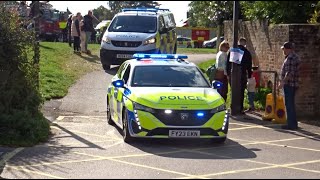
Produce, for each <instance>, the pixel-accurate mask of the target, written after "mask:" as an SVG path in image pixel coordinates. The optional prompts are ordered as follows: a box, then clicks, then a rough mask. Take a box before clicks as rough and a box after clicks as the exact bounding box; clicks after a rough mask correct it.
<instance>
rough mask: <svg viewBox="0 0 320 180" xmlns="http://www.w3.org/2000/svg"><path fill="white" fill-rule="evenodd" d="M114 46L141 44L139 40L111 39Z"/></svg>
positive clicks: (136, 45) (135, 45)
mask: <svg viewBox="0 0 320 180" xmlns="http://www.w3.org/2000/svg"><path fill="white" fill-rule="evenodd" d="M111 43H112V45H114V46H116V47H138V46H140V45H141V44H142V42H141V41H111Z"/></svg>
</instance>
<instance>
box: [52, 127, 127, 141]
mask: <svg viewBox="0 0 320 180" xmlns="http://www.w3.org/2000/svg"><path fill="white" fill-rule="evenodd" d="M50 127H52V128H54V129H58V130H61V131H63V130H62V129H60V128H59V127H57V126H55V123H53V125H52V126H50ZM69 131H71V132H73V133H79V134H84V135H89V136H95V137H100V138H104V139H115V140H122V139H121V138H118V137H116V136H101V135H97V134H91V133H86V132H82V131H77V130H69Z"/></svg>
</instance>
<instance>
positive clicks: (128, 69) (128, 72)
mask: <svg viewBox="0 0 320 180" xmlns="http://www.w3.org/2000/svg"><path fill="white" fill-rule="evenodd" d="M130 71H131V65H130V64H128V66H127V68H126V70H125V71H124V74H123V78H122V80H123V81H124V84H127V83H128V80H129V76H130Z"/></svg>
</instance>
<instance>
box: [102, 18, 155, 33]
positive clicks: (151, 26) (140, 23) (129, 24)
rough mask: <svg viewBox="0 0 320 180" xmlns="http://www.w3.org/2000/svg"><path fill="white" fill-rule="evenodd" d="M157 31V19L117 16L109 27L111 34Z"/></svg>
mask: <svg viewBox="0 0 320 180" xmlns="http://www.w3.org/2000/svg"><path fill="white" fill-rule="evenodd" d="M156 30H157V17H154V16H117V17H115V18H114V20H113V21H112V23H111V24H110V26H109V29H108V31H109V32H141V33H154V32H156Z"/></svg>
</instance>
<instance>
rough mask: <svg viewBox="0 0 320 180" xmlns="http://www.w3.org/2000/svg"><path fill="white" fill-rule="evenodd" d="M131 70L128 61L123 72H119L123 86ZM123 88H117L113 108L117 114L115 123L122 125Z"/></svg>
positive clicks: (126, 84) (126, 83)
mask: <svg viewBox="0 0 320 180" xmlns="http://www.w3.org/2000/svg"><path fill="white" fill-rule="evenodd" d="M130 71H131V65H130V64H129V63H128V64H127V65H126V66H125V67H124V69H123V72H122V73H121V74H120V79H122V80H123V81H124V84H125V86H126V87H127V86H128V80H129V76H130ZM124 91H125V88H117V89H116V92H117V93H116V94H115V96H114V103H115V106H114V107H115V110H116V116H117V120H116V121H117V123H119V124H121V126H122V110H123V106H124V104H123V96H124Z"/></svg>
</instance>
